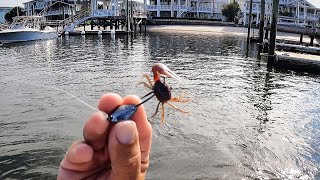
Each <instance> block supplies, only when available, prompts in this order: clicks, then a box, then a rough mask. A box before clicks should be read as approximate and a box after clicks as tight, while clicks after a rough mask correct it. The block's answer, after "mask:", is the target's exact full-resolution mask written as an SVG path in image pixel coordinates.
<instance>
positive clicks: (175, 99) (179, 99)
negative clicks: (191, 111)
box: [169, 96, 191, 103]
mask: <svg viewBox="0 0 320 180" xmlns="http://www.w3.org/2000/svg"><path fill="white" fill-rule="evenodd" d="M182 98H183V96H179V97H171V99H170V100H169V101H170V102H183V103H184V102H190V101H191V99H182Z"/></svg>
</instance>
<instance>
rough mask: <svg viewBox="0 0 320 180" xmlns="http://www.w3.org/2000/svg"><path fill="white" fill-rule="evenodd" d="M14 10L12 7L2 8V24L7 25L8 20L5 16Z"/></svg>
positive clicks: (0, 17) (0, 15)
mask: <svg viewBox="0 0 320 180" xmlns="http://www.w3.org/2000/svg"><path fill="white" fill-rule="evenodd" d="M11 10H12V7H0V24H1V23H5V22H6V19H5V18H4V16H5V15H6V14H7V13H8V12H10V11H11Z"/></svg>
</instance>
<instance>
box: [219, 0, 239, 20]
mask: <svg viewBox="0 0 320 180" xmlns="http://www.w3.org/2000/svg"><path fill="white" fill-rule="evenodd" d="M239 11H240V5H239V3H238V2H237V1H234V2H232V3H230V4H227V5H223V8H222V15H224V16H225V17H227V21H228V22H233V21H234V18H235V17H236V16H237V13H238V12H239Z"/></svg>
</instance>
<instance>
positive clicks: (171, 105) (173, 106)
mask: <svg viewBox="0 0 320 180" xmlns="http://www.w3.org/2000/svg"><path fill="white" fill-rule="evenodd" d="M167 104H168V105H169V106H170V107H172V108H173V109H175V110H178V111H180V112H182V113H189V112H187V111H184V110H182V109H179V108H178V107H177V106H175V105H173V104H170V103H168V102H167Z"/></svg>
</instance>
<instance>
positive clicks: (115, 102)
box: [98, 93, 122, 114]
mask: <svg viewBox="0 0 320 180" xmlns="http://www.w3.org/2000/svg"><path fill="white" fill-rule="evenodd" d="M121 104H122V98H121V97H120V96H119V95H118V94H116V93H107V94H105V95H103V96H102V97H101V98H100V100H99V103H98V109H99V110H100V111H103V112H106V113H108V114H109V113H111V112H112V111H113V110H114V109H115V108H116V107H118V106H120V105H121Z"/></svg>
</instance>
